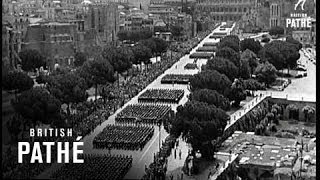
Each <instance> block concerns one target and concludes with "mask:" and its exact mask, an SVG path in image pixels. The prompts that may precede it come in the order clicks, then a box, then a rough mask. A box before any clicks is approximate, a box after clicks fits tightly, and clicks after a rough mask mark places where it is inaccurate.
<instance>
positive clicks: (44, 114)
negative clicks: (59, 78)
mask: <svg viewBox="0 0 320 180" xmlns="http://www.w3.org/2000/svg"><path fill="white" fill-rule="evenodd" d="M60 107H61V102H60V101H59V100H58V99H56V98H55V97H54V96H53V95H51V94H50V93H49V92H48V91H47V90H46V89H45V88H40V87H35V88H32V89H30V90H28V91H24V92H22V93H21V95H19V96H18V98H17V100H16V101H14V102H13V108H14V109H15V111H16V112H17V113H18V114H20V115H21V116H22V117H24V118H25V119H28V120H31V121H32V122H33V125H36V122H37V121H40V122H42V123H44V124H50V123H52V121H54V120H59V119H60V116H59V115H60Z"/></svg>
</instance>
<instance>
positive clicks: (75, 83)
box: [48, 72, 88, 116]
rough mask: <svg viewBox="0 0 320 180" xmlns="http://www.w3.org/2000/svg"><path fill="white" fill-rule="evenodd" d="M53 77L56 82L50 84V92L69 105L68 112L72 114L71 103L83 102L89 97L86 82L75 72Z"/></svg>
mask: <svg viewBox="0 0 320 180" xmlns="http://www.w3.org/2000/svg"><path fill="white" fill-rule="evenodd" d="M53 78H54V80H53V81H52V82H54V83H50V84H49V85H48V90H49V92H50V94H52V95H54V96H55V97H56V98H57V99H59V100H60V102H62V103H65V104H66V105H67V106H68V108H67V114H68V116H70V110H71V109H70V104H73V103H79V102H83V101H86V99H87V95H86V89H88V87H87V85H86V82H85V80H84V79H83V78H82V77H80V76H78V75H77V74H76V73H74V72H69V73H67V74H60V75H57V76H55V77H53Z"/></svg>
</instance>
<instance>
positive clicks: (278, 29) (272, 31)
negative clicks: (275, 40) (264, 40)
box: [269, 26, 284, 36]
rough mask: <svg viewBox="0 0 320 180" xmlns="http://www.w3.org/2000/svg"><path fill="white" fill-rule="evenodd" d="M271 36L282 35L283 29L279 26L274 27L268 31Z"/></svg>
mask: <svg viewBox="0 0 320 180" xmlns="http://www.w3.org/2000/svg"><path fill="white" fill-rule="evenodd" d="M269 34H270V35H271V36H278V35H283V34H284V28H283V27H279V26H274V27H272V28H271V29H270V30H269Z"/></svg>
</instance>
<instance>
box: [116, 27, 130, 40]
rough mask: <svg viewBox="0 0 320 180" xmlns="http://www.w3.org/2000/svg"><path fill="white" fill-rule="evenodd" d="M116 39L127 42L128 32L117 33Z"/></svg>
mask: <svg viewBox="0 0 320 180" xmlns="http://www.w3.org/2000/svg"><path fill="white" fill-rule="evenodd" d="M117 36H118V38H119V40H120V41H124V40H128V39H129V38H128V32H127V31H124V30H121V31H119V32H118V34H117Z"/></svg>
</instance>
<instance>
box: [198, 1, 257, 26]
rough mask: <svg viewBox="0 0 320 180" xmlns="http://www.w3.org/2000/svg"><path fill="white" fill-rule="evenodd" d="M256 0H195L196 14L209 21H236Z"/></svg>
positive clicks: (253, 5) (252, 6)
mask: <svg viewBox="0 0 320 180" xmlns="http://www.w3.org/2000/svg"><path fill="white" fill-rule="evenodd" d="M255 1H256V0H197V2H196V14H197V16H198V17H208V18H209V19H210V21H214V22H223V21H238V20H240V19H241V18H242V16H243V15H244V14H246V13H247V12H249V11H251V9H252V8H254V7H255Z"/></svg>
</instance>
